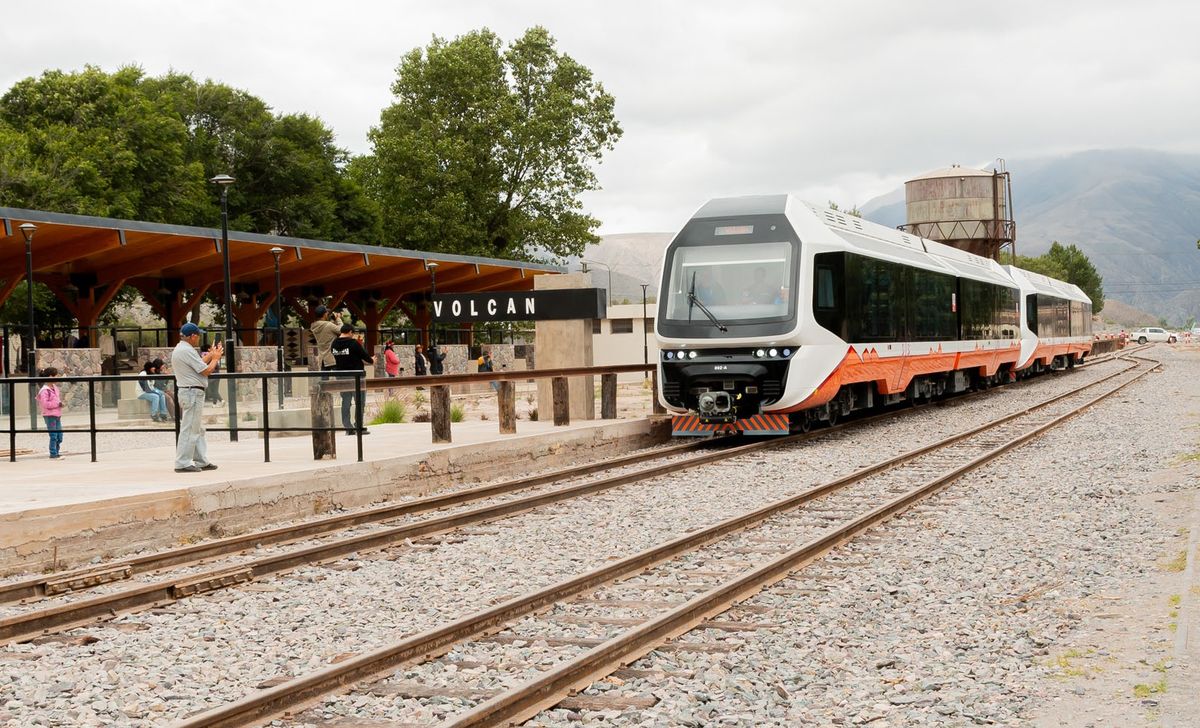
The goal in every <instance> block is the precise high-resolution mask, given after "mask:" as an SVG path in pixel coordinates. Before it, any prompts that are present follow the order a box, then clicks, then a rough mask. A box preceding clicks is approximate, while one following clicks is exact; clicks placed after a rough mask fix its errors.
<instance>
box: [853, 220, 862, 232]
mask: <svg viewBox="0 0 1200 728" xmlns="http://www.w3.org/2000/svg"><path fill="white" fill-rule="evenodd" d="M854 227H855V229H857V230H862V229H863V226H862V220H860V219H858V218H857V217H856V218H854Z"/></svg>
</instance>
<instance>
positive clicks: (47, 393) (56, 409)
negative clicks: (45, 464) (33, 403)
mask: <svg viewBox="0 0 1200 728" xmlns="http://www.w3.org/2000/svg"><path fill="white" fill-rule="evenodd" d="M57 376H58V370H57V369H55V368H54V367H46V368H45V369H44V370H43V371H42V377H44V378H53V377H57ZM37 403H38V409H39V410H40V411H41V413H42V419H43V420H45V422H46V430H47V431H48V432H49V433H50V457H51V458H52V459H54V460H57V459H58V458H59V457H60V456H61V454H60V452H59V446H61V445H62V439H63V435H62V393H61V392H59V391H58V385H57V384H55V383H54V382H53V381H49V382H46V383H45V384H43V385H42V388H41V389H39V390H38V393H37Z"/></svg>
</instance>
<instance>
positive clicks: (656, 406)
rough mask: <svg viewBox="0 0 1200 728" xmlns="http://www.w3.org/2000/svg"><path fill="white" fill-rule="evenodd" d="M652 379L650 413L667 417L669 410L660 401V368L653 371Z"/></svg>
mask: <svg viewBox="0 0 1200 728" xmlns="http://www.w3.org/2000/svg"><path fill="white" fill-rule="evenodd" d="M650 377H651V378H650V411H651V412H653V413H654V414H656V415H665V414H666V413H667V408H666V407H663V405H662V402H660V401H658V367H655V368H654V369H653V371H652V372H651V374H650Z"/></svg>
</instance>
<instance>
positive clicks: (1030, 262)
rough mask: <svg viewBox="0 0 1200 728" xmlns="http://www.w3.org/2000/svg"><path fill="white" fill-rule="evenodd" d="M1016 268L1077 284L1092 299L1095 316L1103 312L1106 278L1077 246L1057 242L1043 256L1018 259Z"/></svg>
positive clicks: (1020, 257) (1020, 256)
mask: <svg viewBox="0 0 1200 728" xmlns="http://www.w3.org/2000/svg"><path fill="white" fill-rule="evenodd" d="M1017 267H1018V268H1024V269H1025V270H1031V271H1033V272H1034V273H1041V274H1042V275H1046V276H1050V277H1051V278H1057V279H1058V280H1060V281H1066V282H1067V283H1074V284H1075V285H1077V286H1079V287H1080V288H1081V289H1083V292H1084V293H1086V294H1087V295H1088V297H1089V298H1091V299H1092V313H1093V314H1096V313H1100V311H1102V310H1103V309H1104V279H1103V278H1101V276H1100V274H1099V273H1098V272H1096V267H1095V266H1094V265H1092V261H1091V260H1089V259H1088V257H1087V255H1086V254H1085V253H1084V252H1083V251H1082V250H1080V249H1079V248H1078V247H1077V246H1075V245H1063V244H1062V243H1060V242H1058V241H1057V240H1055V241H1054V242H1053V243H1051V244H1050V250H1049V251H1047V252H1046V253H1044V254H1043V255H1039V256H1037V257H1029V256H1024V255H1019V256H1017Z"/></svg>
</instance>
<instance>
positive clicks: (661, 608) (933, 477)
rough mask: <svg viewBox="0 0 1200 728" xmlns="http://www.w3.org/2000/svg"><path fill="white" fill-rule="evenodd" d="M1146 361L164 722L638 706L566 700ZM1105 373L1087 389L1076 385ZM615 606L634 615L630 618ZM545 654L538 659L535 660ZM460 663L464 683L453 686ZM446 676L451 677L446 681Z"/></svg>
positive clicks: (713, 626) (716, 624)
mask: <svg viewBox="0 0 1200 728" xmlns="http://www.w3.org/2000/svg"><path fill="white" fill-rule="evenodd" d="M1145 361H1146V363H1144V364H1132V365H1131V366H1130V367H1128V368H1125V369H1122V370H1121V371H1118V372H1116V373H1113V374H1111V375H1108V376H1105V377H1103V378H1102V379H1099V380H1097V381H1094V382H1091V383H1088V384H1086V385H1084V386H1081V387H1077V388H1075V389H1073V390H1071V391H1069V392H1067V393H1064V394H1061V395H1058V396H1055V397H1053V398H1050V399H1048V400H1046V401H1044V402H1042V403H1040V404H1037V405H1034V406H1032V407H1028V408H1026V409H1024V410H1021V411H1019V412H1016V413H1013V414H1010V415H1006V416H1004V417H1001V418H998V419H996V420H994V421H992V422H990V423H987V424H985V425H982V426H979V427H976V428H973V429H971V430H968V431H966V432H963V433H960V434H957V435H954V436H952V437H949V438H946V439H944V440H942V441H939V442H936V443H933V444H929V445H925V446H922V447H920V448H917V449H914V450H911V451H909V452H906V453H903V454H901V455H898V456H896V457H893V458H889V459H887V460H884V461H882V462H879V463H876V464H874V465H871V466H868V467H865V468H862V469H860V470H858V471H856V472H854V473H851V474H849V475H846V476H843V477H840V478H837V479H834V480H831V481H829V482H826V483H822V484H819V485H815V486H813V487H811V488H809V489H807V490H805V491H803V492H801V493H799V494H796V495H793V496H791V497H788V498H786V499H783V500H780V501H777V502H775V503H771V504H769V505H766V506H764V507H761V508H758V509H755V510H754V511H751V512H747V513H743V514H741V515H738V516H734V517H732V518H729V519H727V520H725V521H722V522H721V523H718V524H715V525H713V526H710V527H707V528H704V529H701V530H698V531H695V532H693V533H690V534H687V535H686V536H683V537H680V538H676V539H674V540H671V541H669V542H667V543H664V544H661V545H659V546H656V547H653V548H650V549H647V550H645V551H642V552H640V553H637V554H634V555H632V556H629V557H627V558H624V559H621V560H619V561H615V562H613V563H611V564H609V565H606V566H604V567H602V568H599V569H595V570H593V571H590V572H587V573H585V574H581V575H578V576H575V577H572V578H570V579H567V580H565V581H562V582H560V583H558V584H555V585H553V586H550V587H547V588H544V589H540V590H538V591H535V592H531V593H529V594H525V595H522V596H519V597H514V598H512V599H510V600H508V601H506V602H504V603H502V604H499V605H496V606H494V607H491V608H488V609H485V610H482V611H479V612H476V613H474V614H471V615H468V616H466V617H463V618H461V619H458V620H455V621H453V622H449V623H446V624H443V625H441V626H438V627H435V628H433V629H430V630H427V631H425V632H422V633H419V634H416V635H412V636H409V637H406V638H404V639H402V640H399V641H397V642H394V643H392V644H388V645H385V646H383V647H380V648H378V649H375V650H373V651H371V652H367V653H363V654H360V655H356V656H354V657H351V658H350V659H347V660H345V661H343V662H340V663H338V664H335V665H331V666H329V667H326V668H324V669H321V670H319V671H317V672H313V673H310V674H306V675H300V676H291V677H288V678H287V679H286V681H285V682H282V683H281V684H278V685H275V686H273V687H267V688H265V689H262V690H260V691H259V692H257V693H255V694H253V695H250V696H248V697H246V698H243V699H242V700H239V701H236V702H234V703H230V704H227V705H223V706H219V707H216V708H213V709H211V710H207V711H205V712H203V713H200V714H197V715H195V716H192V717H190V718H188V719H185V720H184V721H182V722H181V723H180V724H179V726H180V728H202V727H203V728H212V727H214V726H222V727H228V726H245V725H258V724H261V723H263V722H265V721H267V720H272V719H276V718H279V717H280V716H284V715H289V716H295V717H297V718H298V719H299V720H302V721H303V722H306V723H311V722H323V720H322V718H321V715H320V714H319V713H318V714H316V715H314V714H309V713H303V712H302V711H304V710H306V709H307V708H308V707H310V706H311V705H313V704H314V703H315V702H316V701H318V700H321V699H323V698H325V697H326V696H328V695H330V694H337V693H344V692H346V691H347V688H348V687H351V688H352V689H353V691H354V694H355V696H357V697H356V698H354V699H355V700H356V705H357V704H360V702H364V701H365V702H369V699H376V698H378V697H380V696H384V697H386V698H387V700H388V702H389V704H392V702H393V701H394V700H396V699H400V700H404V701H407V702H406V704H408V703H412V704H413V706H414V708H415V707H416V706H419V705H421V703H420V701H421V700H422V699H425V698H438V699H440V702H439V705H440V706H441V707H442V708H445V707H446V706H447V705H449V704H451V703H455V702H457V703H459V704H465V705H468V706H469V707H468V709H467V710H465V711H463V712H462V713H460V714H457V715H452V716H448V717H447V719H446V721H445V722H444V723H442V725H445V726H493V725H512V724H514V723H516V722H520V721H522V720H525V719H527V718H529V717H531V716H533V715H536V714H537V713H538V712H540V711H542V710H544V709H546V708H549V707H552V706H556V705H560V704H563V701H568V703H567V705H571V704H572V703H571V702H570V701H574V703H575V704H577V705H579V706H580V707H584V708H598V709H604V708H616V709H622V708H623V707H629V706H634V707H636V706H638V705H644V704H645V701H646V700H652V699H649V698H647V697H646V696H640V695H626V694H622V693H620V692H619V691H609V692H606V693H605V695H604V696H603V697H600V698H595V697H591V698H582V699H581V698H572V697H571V696H572V694H573V693H574V692H575V691H578V690H580V689H583V688H585V687H587V686H588V685H590V684H591V683H593V682H594V681H596V680H598V679H601V678H604V677H605V676H608V675H610V674H613V673H614V672H617V671H624V672H625V673H629V672H630V671H629V670H625V669H624V667H623V666H625V665H629V664H630V663H632V662H634V661H635V660H637V659H638V658H640V657H642V656H644V655H646V654H648V653H649V652H651V651H653V650H656V649H657V650H668V651H670V650H674V651H705V652H715V651H721V650H727V649H729V648H728V647H727V646H725V645H721V644H718V643H712V642H706V641H704V640H703V636H700V639H689V637H691V636H695V635H691V634H689V633H690V632H691V631H692V630H694V629H696V628H697V627H699V628H701V629H703V630H724V631H749V632H752V631H754V630H757V629H769V628H770V627H771V626H770V625H769V624H762V623H755V622H748V621H745V620H744V619H741V618H740V616H743V615H738V614H737V613H736V612H737V611H738V610H737V608H734V613H733V614H731V615H730V617H729V618H728V619H723V620H714V619H713V618H714V617H716V616H717V615H721V614H723V613H726V612H729V611H730V609H731V607H734V605H736V604H737V603H738V602H740V601H743V600H745V599H747V598H748V597H750V596H752V595H754V594H755V593H757V592H758V591H760V590H762V589H763V588H765V587H767V586H770V585H771V584H773V583H775V582H777V581H780V580H782V579H785V578H787V576H788V575H789V574H791V573H793V572H794V571H796V570H798V569H800V568H802V567H803V566H804V565H806V564H808V563H810V562H812V561H813V560H815V559H817V558H820V557H821V556H822V555H824V554H826V553H827V552H829V551H830V550H832V549H833V548H835V547H837V546H838V545H840V544H842V543H845V542H847V541H849V540H850V539H852V538H854V537H855V536H856V535H858V534H860V533H862V532H864V531H866V530H868V529H870V528H872V527H874V526H877V525H878V524H880V523H881V522H883V521H885V520H887V519H888V518H891V517H893V516H895V515H896V514H898V513H900V512H902V511H904V510H906V509H907V508H910V507H911V506H912V505H914V504H915V503H918V502H920V501H921V500H923V499H925V498H927V497H928V496H930V495H931V494H933V493H935V492H937V491H938V490H940V489H941V488H943V487H945V486H946V485H947V484H949V483H951V482H953V481H955V480H957V479H958V478H960V477H962V476H963V475H965V474H967V473H969V472H971V471H972V470H975V469H977V468H979V467H981V466H983V465H985V464H986V463H988V462H990V461H992V460H993V459H995V458H997V457H999V456H1001V455H1003V454H1005V453H1007V452H1009V451H1011V450H1012V449H1014V448H1016V447H1019V446H1020V445H1022V444H1023V443H1025V442H1028V441H1029V440H1031V439H1033V438H1035V437H1037V436H1038V435H1040V434H1041V433H1043V432H1045V431H1046V430H1048V429H1050V428H1052V427H1055V426H1056V425H1058V424H1061V423H1062V422H1064V421H1066V420H1068V419H1070V418H1071V417H1074V416H1076V415H1077V414H1079V413H1080V412H1082V411H1084V410H1086V409H1087V408H1089V407H1091V406H1092V405H1094V404H1095V403H1097V402H1099V401H1101V400H1103V399H1105V398H1107V397H1109V396H1111V395H1112V394H1114V393H1116V392H1118V391H1121V390H1122V389H1123V388H1125V387H1126V386H1128V385H1130V384H1132V383H1134V382H1136V381H1138V380H1139V379H1141V378H1142V377H1144V376H1146V375H1147V374H1148V373H1150V372H1151V371H1153V370H1154V369H1156V368H1158V366H1160V364H1159V363H1158V362H1154V361H1150V360H1145ZM1113 380H1116V381H1113ZM1106 383H1107V385H1108V386H1107V387H1104V388H1103V389H1102V391H1101V392H1100V393H1099V394H1098V395H1095V396H1092V392H1090V391H1089V390H1092V389H1094V388H1097V387H1101V386H1102V385H1105V384H1106ZM810 504H815V505H816V506H819V507H814V506H813V505H810ZM748 558H750V559H756V558H757V559H759V561H757V562H754V561H751V562H748V561H747V560H746V559H748ZM628 610H635V611H641V612H643V614H641V615H640V616H637V617H630V616H627V614H628ZM751 614H752V613H751ZM581 635H582V636H581ZM681 636H684V638H683V639H678V638H680V637H681ZM507 644H518V645H529V644H532V645H535V646H536V647H537V648H538V649H539V650H542V651H543V654H542V655H540V656H539V659H537V660H536V663H537V664H530V665H524V666H520V667H519V668H515V669H514V666H513V665H511V664H509V663H508V662H507V661H504V660H493V659H491V656H492V654H493V652H494V650H495V649H496V646H497V645H501V646H502V645H507ZM547 663H553V664H552V665H551V666H550V667H548V668H547V667H546V665H547ZM399 667H405V668H406V673H407V677H406V679H397V678H396V677H394V676H392V675H390V673H392V672H394V671H395V670H396V669H397V668H399ZM467 668H469V670H468V669H467ZM466 672H470V673H471V683H470V684H466V685H463V684H462V683H461V681H462V680H463V678H464V677H465V675H466ZM634 672H636V671H634ZM413 675H415V676H416V677H415V678H414V677H413ZM450 675H453V676H454V677H455V679H456V680H458V681H459V682H457V683H454V684H447V683H448V679H447V676H450ZM496 686H501V687H496ZM360 699H363V700H360ZM639 701H642V702H639ZM416 712H419V711H416ZM436 717H437V718H440V717H442V716H441V715H438V716H436ZM389 720H394V717H389Z"/></svg>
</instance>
